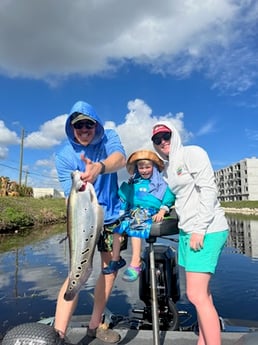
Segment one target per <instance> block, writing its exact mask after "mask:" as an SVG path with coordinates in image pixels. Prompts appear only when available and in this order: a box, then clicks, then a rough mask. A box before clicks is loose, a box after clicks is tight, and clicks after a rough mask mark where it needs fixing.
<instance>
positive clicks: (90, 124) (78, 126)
mask: <svg viewBox="0 0 258 345" xmlns="http://www.w3.org/2000/svg"><path fill="white" fill-rule="evenodd" d="M73 126H74V128H75V129H82V128H83V127H85V128H87V129H92V128H94V127H95V123H94V122H92V121H78V122H75V124H74V125H73Z"/></svg>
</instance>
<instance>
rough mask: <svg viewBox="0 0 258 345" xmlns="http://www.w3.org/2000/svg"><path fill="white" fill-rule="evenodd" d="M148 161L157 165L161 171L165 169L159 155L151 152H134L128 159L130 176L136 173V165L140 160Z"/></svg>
mask: <svg viewBox="0 0 258 345" xmlns="http://www.w3.org/2000/svg"><path fill="white" fill-rule="evenodd" d="M143 159H148V160H150V161H152V162H153V163H154V164H156V166H157V168H158V170H159V171H162V170H163V169H164V162H163V161H162V160H161V159H160V158H159V157H158V155H157V154H156V153H155V152H153V151H150V150H140V151H135V152H133V153H132V154H131V155H130V156H129V158H128V159H127V163H126V169H127V171H128V172H129V174H130V175H133V174H134V172H135V166H136V163H137V162H138V161H140V160H143Z"/></svg>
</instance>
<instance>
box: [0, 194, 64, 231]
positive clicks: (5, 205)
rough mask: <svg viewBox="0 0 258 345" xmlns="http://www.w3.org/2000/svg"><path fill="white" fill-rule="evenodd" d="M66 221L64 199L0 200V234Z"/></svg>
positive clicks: (28, 198)
mask: <svg viewBox="0 0 258 345" xmlns="http://www.w3.org/2000/svg"><path fill="white" fill-rule="evenodd" d="M65 221H66V208H65V200H64V199H50V198H45V199H34V198H30V197H1V198H0V232H11V231H15V230H17V229H22V228H29V227H35V226H36V227H38V226H42V225H47V224H56V223H62V222H65Z"/></svg>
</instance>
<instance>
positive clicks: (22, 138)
mask: <svg viewBox="0 0 258 345" xmlns="http://www.w3.org/2000/svg"><path fill="white" fill-rule="evenodd" d="M23 142H24V128H22V131H21V147H20V169H19V187H21V181H22V164H23Z"/></svg>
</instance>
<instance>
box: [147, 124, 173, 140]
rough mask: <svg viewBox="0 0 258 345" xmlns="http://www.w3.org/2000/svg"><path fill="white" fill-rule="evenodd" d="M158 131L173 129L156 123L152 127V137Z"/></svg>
mask: <svg viewBox="0 0 258 345" xmlns="http://www.w3.org/2000/svg"><path fill="white" fill-rule="evenodd" d="M158 133H171V129H169V128H168V127H167V126H165V125H156V126H154V127H153V129H152V137H151V139H152V138H153V137H154V136H155V135H156V134H158Z"/></svg>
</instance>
